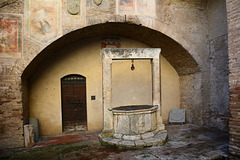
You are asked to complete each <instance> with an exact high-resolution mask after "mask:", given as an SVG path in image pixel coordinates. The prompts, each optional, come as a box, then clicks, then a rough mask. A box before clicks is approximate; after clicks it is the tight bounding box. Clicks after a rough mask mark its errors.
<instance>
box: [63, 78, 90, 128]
mask: <svg viewBox="0 0 240 160" xmlns="http://www.w3.org/2000/svg"><path fill="white" fill-rule="evenodd" d="M61 85H62V122H63V131H65V132H67V131H76V130H86V128H87V110H86V78H85V77H83V76H80V75H69V76H66V77H63V78H62V79H61Z"/></svg>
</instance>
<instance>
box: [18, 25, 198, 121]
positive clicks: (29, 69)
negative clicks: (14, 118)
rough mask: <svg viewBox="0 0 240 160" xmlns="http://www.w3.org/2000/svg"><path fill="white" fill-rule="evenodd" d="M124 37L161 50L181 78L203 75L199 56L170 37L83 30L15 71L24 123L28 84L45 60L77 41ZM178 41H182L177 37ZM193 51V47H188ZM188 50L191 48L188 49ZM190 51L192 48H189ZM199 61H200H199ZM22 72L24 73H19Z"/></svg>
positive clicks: (119, 28) (133, 28)
mask: <svg viewBox="0 0 240 160" xmlns="http://www.w3.org/2000/svg"><path fill="white" fill-rule="evenodd" d="M108 35H109V36H121V37H125V38H129V39H133V40H136V41H140V42H142V43H144V44H146V45H148V46H150V47H152V48H161V50H162V52H161V54H162V55H163V56H164V57H165V58H166V60H167V61H168V62H169V63H170V64H171V65H172V66H173V67H174V69H175V70H176V71H177V73H178V75H179V76H186V75H190V74H195V73H198V72H200V67H201V66H202V65H201V64H200V62H199V58H198V57H196V58H195V57H194V56H197V55H196V54H190V53H189V52H188V50H187V49H185V48H184V47H183V45H181V44H180V43H178V42H177V41H175V40H173V39H172V38H171V37H169V36H167V35H165V34H163V33H161V32H160V31H158V30H154V29H151V28H148V27H145V26H142V25H137V24H129V23H116V22H107V23H103V24H96V25H92V26H88V27H84V28H82V29H78V30H75V31H72V32H70V33H68V34H66V35H64V36H62V37H61V38H59V39H58V40H56V41H54V42H53V43H51V44H50V45H48V46H47V47H46V48H44V49H43V50H42V51H41V52H40V53H38V54H37V55H36V56H35V58H34V59H33V60H32V61H31V62H30V63H29V64H28V65H27V66H26V68H25V66H24V64H27V62H26V61H30V60H29V59H28V60H27V59H23V60H21V62H20V63H19V64H18V65H19V66H21V65H22V67H16V68H17V69H18V70H22V69H23V68H25V69H24V70H23V71H22V91H23V94H22V100H23V111H24V113H23V115H24V118H23V119H24V123H27V122H28V120H27V119H28V115H29V114H28V110H29V109H28V102H27V99H28V93H27V90H28V82H27V80H28V79H29V78H30V77H31V75H32V74H33V73H34V71H35V70H36V69H37V68H38V66H41V65H43V64H44V62H45V59H48V58H49V57H53V56H54V55H55V53H56V52H58V51H59V50H61V49H62V48H64V47H66V46H68V45H70V44H71V43H74V42H75V41H78V40H81V39H82V40H83V39H87V38H94V37H100V36H108ZM182 40H183V41H182V43H183V44H185V45H187V42H186V41H184V39H182ZM178 41H181V38H179V37H178ZM185 42H186V43H185ZM189 47H190V45H189ZM188 49H189V48H188ZM190 49H191V48H190ZM197 60H198V61H197ZM20 72H21V71H20Z"/></svg>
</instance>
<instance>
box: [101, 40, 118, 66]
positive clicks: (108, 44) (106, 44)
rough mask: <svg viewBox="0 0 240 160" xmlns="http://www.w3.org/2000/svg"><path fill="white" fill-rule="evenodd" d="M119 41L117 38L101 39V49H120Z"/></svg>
mask: <svg viewBox="0 0 240 160" xmlns="http://www.w3.org/2000/svg"><path fill="white" fill-rule="evenodd" d="M120 47H121V39H120V38H119V37H114V36H109V37H102V40H101V49H103V48H120ZM100 62H102V52H100Z"/></svg>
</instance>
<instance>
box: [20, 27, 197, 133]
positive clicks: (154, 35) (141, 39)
mask: <svg viewBox="0 0 240 160" xmlns="http://www.w3.org/2000/svg"><path fill="white" fill-rule="evenodd" d="M129 33H131V34H129ZM139 33H141V34H139ZM103 36H116V37H121V38H122V39H124V40H123V43H122V48H156V47H159V48H162V55H163V57H164V58H162V60H163V61H162V65H166V66H170V67H169V68H168V69H167V70H165V71H166V72H165V71H164V72H163V74H164V76H165V77H164V76H163V77H162V80H163V81H165V82H166V83H168V84H167V85H166V84H164V87H165V88H166V87H168V86H169V87H168V88H166V89H165V90H166V91H168V92H166V94H165V95H163V96H162V97H163V101H162V102H163V103H166V101H165V102H164V100H166V99H168V98H169V97H171V98H172V99H177V101H178V102H177V103H176V104H177V106H178V107H179V101H180V98H179V97H180V96H179V94H180V93H179V76H185V75H189V74H194V73H197V72H199V67H198V65H197V63H196V61H195V60H194V58H193V57H192V56H191V55H190V54H189V53H188V51H187V50H185V49H184V48H183V47H182V46H181V45H180V44H179V43H177V42H176V41H174V40H173V39H171V38H170V37H168V36H166V35H164V34H162V33H161V32H158V31H156V30H153V29H150V28H147V27H143V26H139V25H135V24H127V23H105V24H98V25H94V26H89V27H85V28H82V29H79V30H76V31H73V32H71V33H69V34H67V35H64V36H63V37H61V38H59V39H58V40H57V41H55V42H53V43H52V44H50V45H49V46H47V47H46V48H45V49H44V50H43V51H42V52H40V53H39V54H38V55H37V56H36V57H35V58H34V59H33V60H32V62H31V63H30V64H29V65H28V66H27V67H26V69H25V70H24V72H23V74H22V82H24V83H22V84H23V92H24V94H23V100H24V104H23V106H24V118H25V123H27V119H28V118H29V115H31V116H35V115H37V116H40V115H41V116H42V118H43V120H48V121H50V122H51V123H52V124H54V127H58V128H51V129H52V130H55V131H56V132H55V131H54V132H52V131H51V132H46V133H44V134H43V133H42V135H50V134H59V133H61V132H62V129H63V126H62V122H61V123H60V122H59V117H61V116H59V114H58V113H60V111H61V89H59V88H61V87H59V88H57V87H58V86H61V84H60V81H59V79H61V78H62V77H64V76H65V75H69V74H72V73H76V74H79V75H84V76H85V77H86V78H87V79H88V82H89V83H87V88H88V89H89V90H87V95H86V96H87V98H86V99H87V104H88V106H87V107H88V108H87V110H88V112H87V117H88V122H87V126H88V129H89V127H90V129H89V130H97V129H99V128H101V127H102V124H103V121H102V119H101V116H100V118H99V116H98V114H102V99H101V98H102V90H101V88H102V86H101V83H99V82H101V77H102V74H101V55H99V53H100V49H101V44H100V43H101V37H103ZM92 39H94V42H93V41H92ZM130 41H131V43H129V42H130ZM132 41H135V42H134V43H132ZM136 42H137V43H136ZM124 45H125V46H124ZM86 46H88V47H89V48H86ZM79 47H80V48H82V50H84V51H81V52H80V51H77V49H78V48H79ZM75 51H76V52H75ZM73 52H74V53H73ZM93 52H94V53H93ZM90 53H91V54H90ZM75 55H78V57H75ZM63 60H69V61H68V63H65V62H64V61H63ZM146 66H148V65H147V64H146ZM79 67H80V68H81V70H79ZM163 68H164V67H163ZM43 71H44V73H43ZM60 71H61V72H60ZM38 72H42V74H41V76H40V74H39V73H38ZM170 72H171V74H168V73H170ZM92 73H94V74H92ZM49 75H54V76H55V82H54V81H53V79H52V78H49V79H48V80H47V81H46V80H42V81H39V84H50V82H51V83H52V84H54V86H53V85H48V86H46V87H40V88H39V89H38V86H39V85H35V84H34V85H35V86H37V87H35V89H34V90H32V89H31V88H30V89H29V87H31V86H32V84H33V83H35V82H36V80H39V79H41V78H44V77H48V76H49ZM169 79H171V81H169ZM172 80H174V81H175V82H176V83H175V82H174V83H171V82H172ZM46 82H47V83H46ZM162 83H164V82H162ZM172 86H174V87H175V88H174V87H172ZM164 87H163V89H164ZM28 91H30V92H29V93H28ZM35 91H36V92H35ZM45 91H46V92H48V93H49V95H54V96H55V97H51V101H49V104H47V105H45V104H40V103H39V102H36V103H35V102H34V101H35V99H38V97H41V98H43V97H42V96H41V94H42V93H43V92H45ZM169 91H171V93H170V92H169ZM36 93H39V95H37V96H35V97H34V96H33V95H32V94H36ZM175 93H177V94H178V96H177V97H178V98H175V97H174V95H175ZM45 97H46V96H45ZM92 97H94V98H95V99H91V98H92ZM29 98H30V100H29ZM46 98H48V97H46ZM54 98H55V99H54ZM53 100H54V101H53ZM28 102H31V105H29V103H28ZM55 102H56V103H55ZM168 102H171V100H168ZM168 102H167V103H166V106H172V107H174V105H172V104H171V103H172V102H171V103H168ZM33 103H34V105H35V104H36V106H37V108H36V109H35V111H38V112H36V113H34V114H33V112H32V109H31V107H32V104H33ZM53 103H54V104H53ZM48 105H49V106H53V105H55V110H53V108H51V109H52V111H51V112H48V114H49V115H50V114H51V115H53V116H55V120H53V117H51V116H48V117H44V116H45V115H44V114H43V113H41V111H40V110H42V109H43V106H44V107H46V106H48ZM91 106H92V108H91ZM89 109H90V110H89ZM163 110H164V108H163ZM29 112H31V113H30V114H28V113H29ZM39 112H40V113H41V114H38V113H39ZM166 112H168V109H166ZM89 114H91V115H90V116H89ZM57 116H58V117H57ZM96 118H98V120H96V123H95V121H94V122H92V121H91V119H96ZM56 124H57V125H56ZM40 127H41V123H40ZM45 128H49V126H48V125H46V127H45ZM59 128H60V130H59ZM40 130H41V128H40ZM42 130H44V128H43V129H42Z"/></svg>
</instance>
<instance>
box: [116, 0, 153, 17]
mask: <svg viewBox="0 0 240 160" xmlns="http://www.w3.org/2000/svg"><path fill="white" fill-rule="evenodd" d="M117 8H118V13H119V14H129V15H146V16H155V10H156V5H155V0H117Z"/></svg>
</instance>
